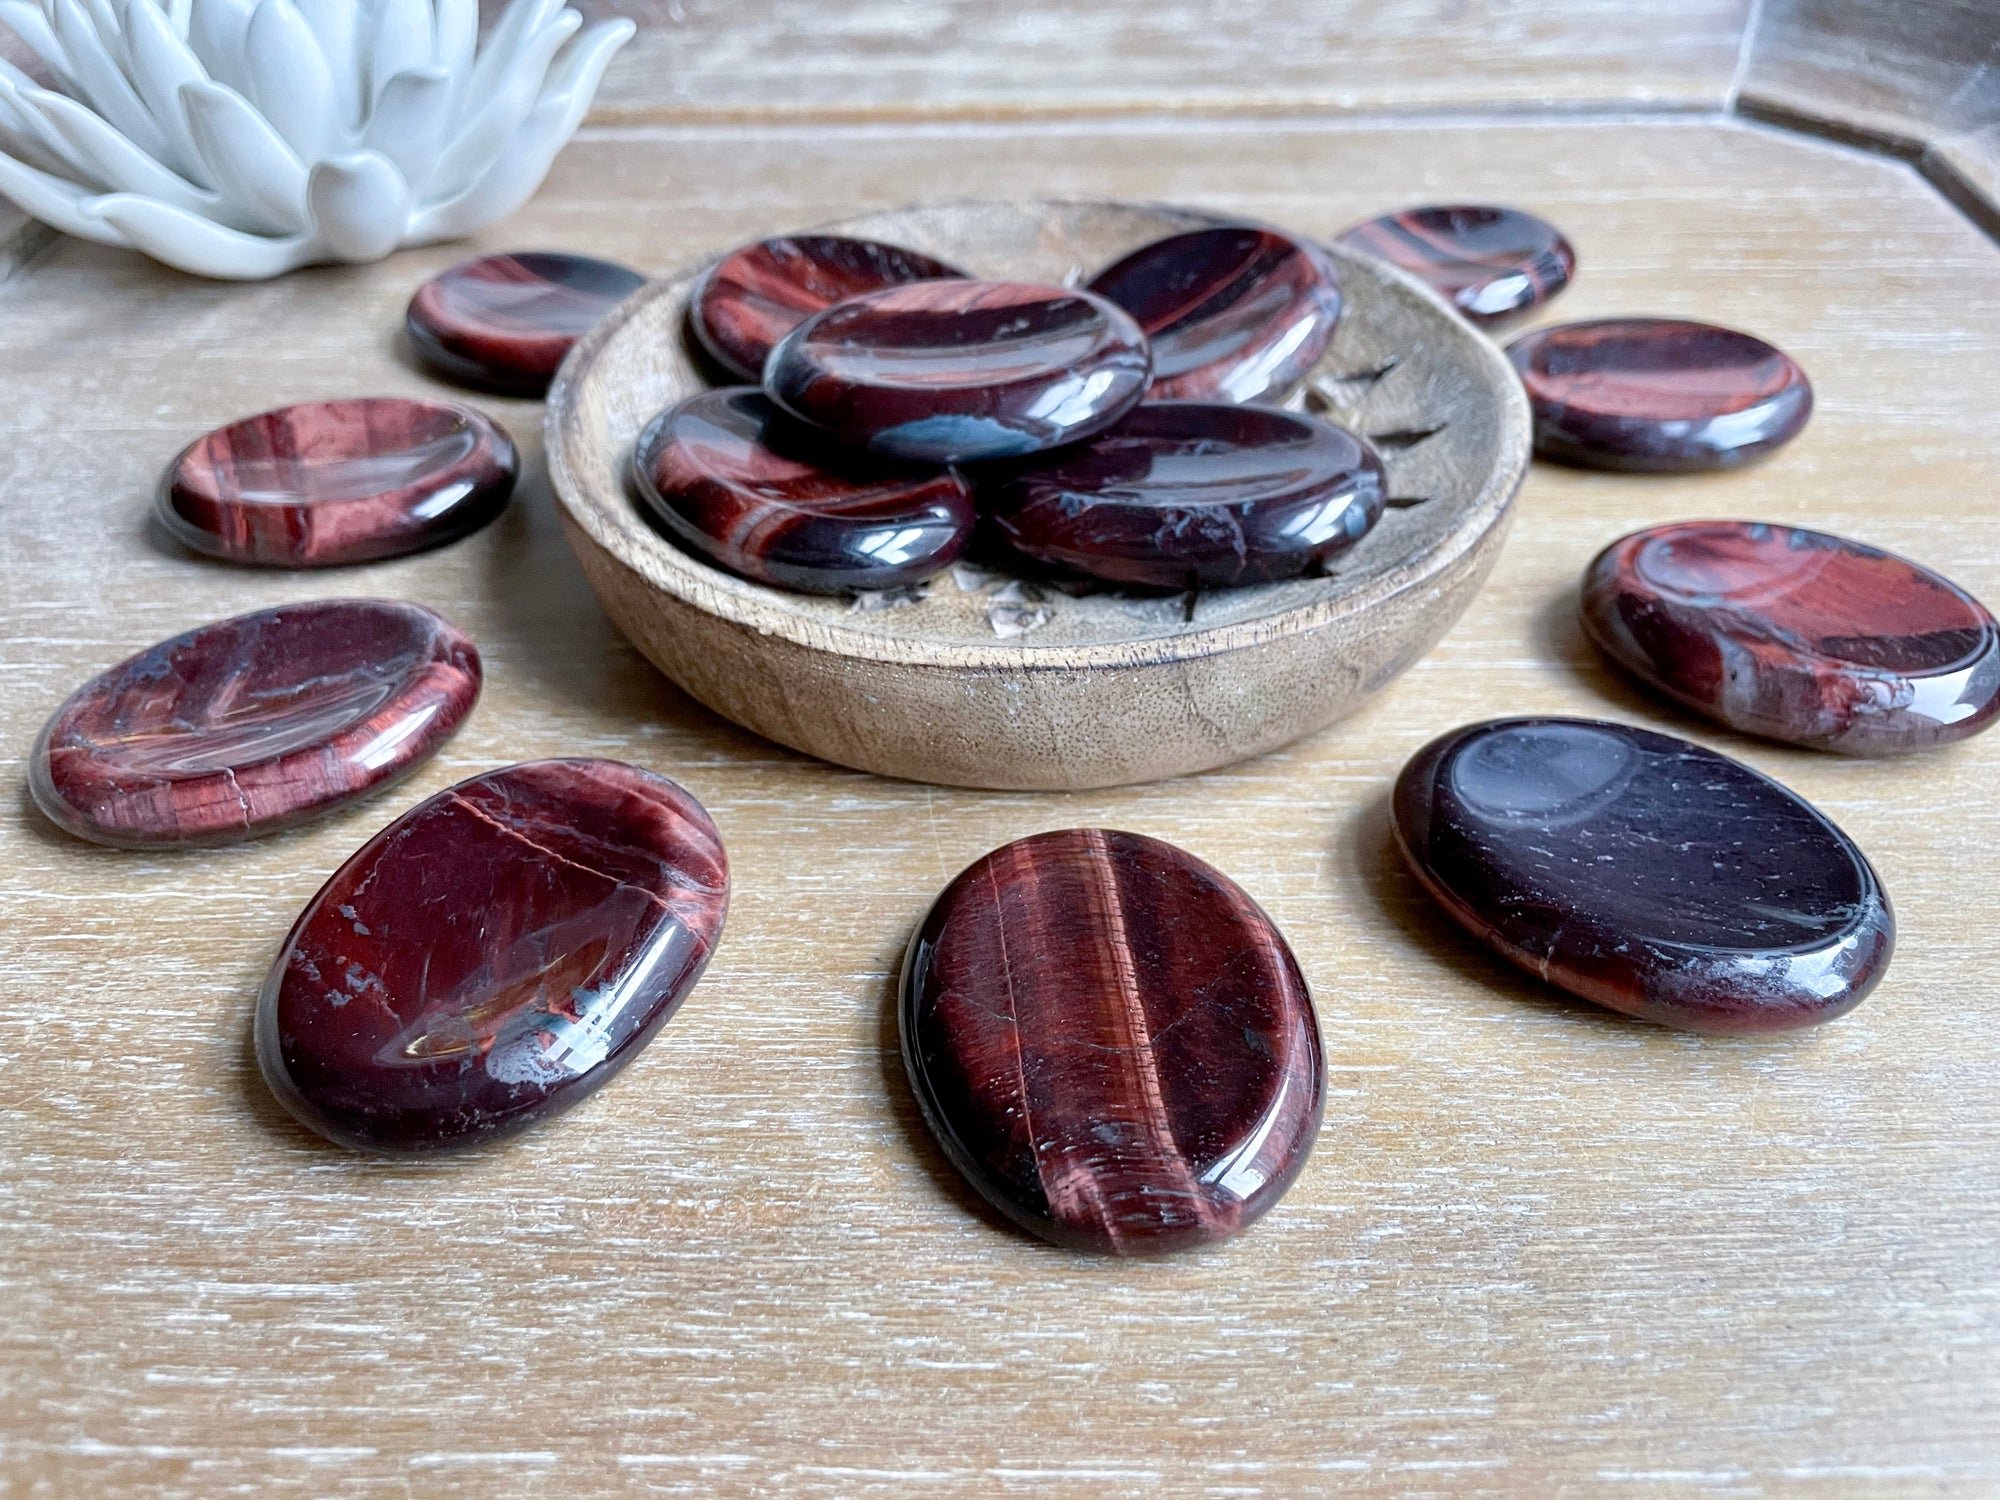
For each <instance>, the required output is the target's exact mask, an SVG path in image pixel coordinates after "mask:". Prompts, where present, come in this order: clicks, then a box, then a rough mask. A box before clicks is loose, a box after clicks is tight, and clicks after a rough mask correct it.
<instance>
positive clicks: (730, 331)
mask: <svg viewBox="0 0 2000 1500" xmlns="http://www.w3.org/2000/svg"><path fill="white" fill-rule="evenodd" d="M964 275H965V273H964V272H963V271H961V270H958V269H957V268H956V267H953V266H948V265H946V264H945V263H944V262H943V261H941V260H933V259H931V257H930V256H928V255H919V254H918V253H917V252H916V251H914V250H905V249H903V248H902V247H901V246H899V245H885V244H882V243H881V242H880V241H878V240H857V239H851V238H849V237H848V236H846V235H840V234H793V235H784V236H781V237H780V238H777V239H770V240H759V241H758V242H757V243H756V244H754V245H745V246H744V247H743V248H742V249H740V250H733V251H731V252H730V253H729V254H728V255H725V256H723V258H722V259H721V260H719V261H717V262H716V263H715V264H714V265H713V266H712V267H710V268H709V271H708V273H707V274H706V275H704V276H703V277H702V279H701V283H700V285H699V286H697V287H696V288H695V291H694V296H693V297H692V299H690V301H689V303H688V322H689V324H690V326H692V327H693V329H694V332H695V337H696V338H698V339H699V340H700V341H701V346H702V348H704V349H706V350H707V351H708V352H709V354H710V355H712V356H713V357H714V359H715V361H716V363H718V364H719V365H721V366H722V367H723V368H724V369H725V370H727V371H728V372H729V373H730V374H732V375H735V376H737V377H738V378H739V379H742V380H751V381H754V380H756V379H758V378H759V377H760V376H762V374H763V373H764V361H765V360H766V359H768V358H770V355H771V351H772V350H773V349H774V348H776V347H777V346H778V342H779V341H780V340H781V339H783V338H784V336H785V335H786V334H788V333H790V332H791V331H792V330H793V329H794V328H796V327H798V326H799V324H801V323H803V322H804V321H805V320H806V319H807V318H810V317H811V316H812V315H813V314H814V313H818V312H824V311H825V310H826V309H827V308H829V307H831V306H833V304H834V303H836V302H844V301H846V300H847V299H848V298H849V297H852V296H855V295H856V294H858V293H860V292H873V291H879V290H880V289H881V288H883V287H885V286H901V285H902V284H904V283H905V282H911V281H936V280H951V279H961V278H963V277H964Z"/></svg>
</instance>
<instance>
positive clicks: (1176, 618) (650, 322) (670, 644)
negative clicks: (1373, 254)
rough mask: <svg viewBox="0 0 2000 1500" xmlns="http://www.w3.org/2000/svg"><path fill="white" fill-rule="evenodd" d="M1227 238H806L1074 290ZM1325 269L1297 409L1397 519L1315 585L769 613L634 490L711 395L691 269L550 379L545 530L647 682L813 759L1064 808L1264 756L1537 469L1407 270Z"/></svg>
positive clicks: (1507, 388)
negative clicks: (1383, 496)
mask: <svg viewBox="0 0 2000 1500" xmlns="http://www.w3.org/2000/svg"><path fill="white" fill-rule="evenodd" d="M1218 222H1226V221H1223V220H1219V219H1217V218H1215V217H1214V216H1211V215H1206V214H1200V213H1194V212H1189V211H1186V210H1181V209H1173V208H1165V207H1159V206H1153V205H1140V204H1120V203H1055V202H1028V203H945V204H939V205H935V206H931V207H924V208H910V209H899V210H894V211H891V212H887V213H876V214H867V215H863V216H861V217H858V218H853V219H847V220H843V221H842V222H840V223H838V224H832V225H827V226H824V227H825V229H827V230H829V231H832V232H837V233H844V234H852V235H861V236H867V237H870V238H875V239H881V240H886V241H889V242H891V243H894V244H898V245H903V246H906V247H908V248H909V249H912V250H919V251H922V252H924V253H926V254H928V255H932V256H936V257H937V258H939V259H941V260H945V261H949V262H951V263H953V264H955V265H958V266H960V267H963V268H964V269H965V270H967V271H969V272H971V273H972V274H974V275H976V276H990V277H1006V278H1011V279H1015V280H1027V281H1034V280H1041V281H1048V282H1054V283H1065V282H1068V283H1075V282H1078V281H1080V280H1082V279H1085V278H1087V277H1088V276H1089V275H1091V274H1092V273H1094V271H1095V270H1096V269H1097V268H1098V267H1100V266H1103V265H1106V264H1108V263H1109V262H1111V261H1113V260H1115V259H1117V258H1118V257H1119V256H1121V255H1123V254H1125V253H1126V252H1127V251H1129V250H1132V249H1134V248H1136V247H1137V246H1139V245H1142V244H1144V243H1146V242H1148V241H1150V240H1154V239H1158V238H1159V237H1161V236H1163V235H1166V234H1171V233H1174V232H1176V231H1179V230H1182V229H1187V228H1196V227H1201V226H1204V225H1208V224H1213V223H1218ZM1328 251H1329V253H1330V254H1331V255H1332V256H1333V258H1334V260H1335V261H1336V262H1337V264H1338V266H1339V269H1340V273H1341V285H1342V289H1343V291H1344V292H1345V295H1346V310H1345V312H1344V313H1343V315H1342V318H1341V323H1340V329H1339V333H1338V335H1337V336H1336V337H1335V339H1334V341H1333V347H1332V349H1331V350H1330V351H1329V352H1328V354H1327V355H1326V357H1325V358H1324V359H1323V360H1322V361H1321V362H1320V364H1319V366H1318V367H1317V369H1316V370H1315V371H1314V372H1313V374H1312V376H1311V377H1310V379H1309V380H1308V382H1307V384H1306V386H1305V387H1304V388H1302V390H1301V392H1300V393H1299V394H1298V395H1297V396H1295V397H1294V399H1293V402H1292V403H1291V404H1293V405H1295V406H1298V405H1303V406H1304V407H1305V409H1307V410H1311V411H1317V412H1320V413H1322V414H1324V415H1326V416H1328V417H1330V418H1331V419H1333V420H1335V421H1338V422H1340V423H1342V424H1343V425H1345V426H1347V427H1349V428H1351V429H1353V430H1355V431H1357V432H1361V433H1364V434H1367V435H1369V436H1371V437H1373V438H1375V439H1376V441H1377V443H1378V445H1379V446H1380V447H1381V448H1382V450H1383V456H1384V458H1385V459H1386V461H1387V465H1388V472H1389V483H1390V489H1389V493H1390V495H1391V497H1392V500H1393V502H1394V503H1392V506H1391V508H1390V510H1389V511H1388V513H1387V514H1386V515H1385V516H1384V517H1383V519H1382V521H1381V523H1380V524H1379V525H1378V526H1377V527H1376V528H1375V529H1374V530H1373V531H1372V532H1370V533H1369V534H1368V535H1367V536H1366V537H1364V538H1363V539H1362V540H1361V542H1360V543H1359V544H1358V545H1357V546H1356V547H1355V548H1354V549H1353V550H1352V551H1351V552H1349V553H1347V554H1346V555H1345V556H1343V557H1341V558H1340V559H1339V560H1338V561H1337V564H1336V566H1335V567H1334V569H1333V570H1332V572H1331V574H1330V575H1329V576H1327V577H1324V578H1310V579H1300V580H1296V581H1293V582H1289V583H1274V584H1261V585H1256V586H1252V587H1248V588H1238V589H1223V590H1215V591H1210V592H1205V593H1202V594H1200V595H1197V596H1190V597H1189V599H1188V600H1173V599H1170V600H1160V599H1146V598H1137V597H1132V596H1129V595H1120V594H1109V593H1106V594H1095V595H1086V596H1083V597H1071V596H1070V595H1069V594H1066V593H1063V592H1059V591H1055V590H1051V589H1049V588H1047V587H1046V586H1041V587H1039V588H1036V587H1032V586H1026V585H1023V584H1022V583H1019V582H1015V581H1010V580H1007V579H1003V578H996V577H991V576H988V577H986V578H985V579H983V580H982V579H979V578H975V577H969V576H967V575H966V573H965V572H961V573H959V574H946V575H945V576H943V577H941V578H939V579H936V580H934V581H933V582H932V583H931V584H930V585H929V586H928V591H927V593H926V595H925V597H923V598H921V599H920V600H917V601H915V602H906V603H902V604H899V605H895V606H894V607H882V606H885V605H888V604H890V603H891V601H889V600H886V599H884V598H881V597H876V598H864V599H862V600H859V601H850V600H847V599H841V598H827V597H820V596H814V595H808V594H793V593H786V592H783V591H781V590H778V589H773V588H767V587H765V586H763V585H761V584H756V583H750V582H747V581H745V580H743V579H740V578H737V577H734V576H733V575H731V574H728V573H724V572H722V571H720V570H718V569H716V568H714V567H711V566H710V565H708V564H707V563H705V562H702V561H700V560H699V559H697V558H695V557H693V556H691V555H689V554H688V553H686V552H683V551H682V550H680V548H678V547H676V546H675V545H674V544H673V543H671V542H669V541H668V540H666V538H664V537H663V536H661V535H660V534H659V533H658V532H656V531H655V530H653V528H652V527H651V526H650V525H649V524H648V523H647V522H646V521H645V519H644V518H643V517H642V515H641V513H640V511H639V510H638V508H637V506H636V504H635V502H634V500H633V498H632V494H631V492H630V489H629V480H628V476H627V468H628V465H629V464H630V461H631V455H632V447H633V442H634V440H635V439H636V438H637V437H638V435H639V430H640V429H641V428H642V427H643V426H644V425H645V424H646V422H647V421H648V420H650V419H651V418H652V417H653V416H655V415H656V414H657V413H658V412H660V411H661V410H662V409H664V408H665V407H667V406H670V405H672V404H673V403H674V402H676V401H679V400H680V399H682V398H683V397H685V396H687V395H689V394H690V393H692V392H694V391H696V390H699V389H701V388H702V387H703V385H704V384H705V382H704V380H703V377H702V374H701V371H700V368H699V367H698V366H697V364H696V362H695V358H694V356H693V355H692V354H691V352H690V346H689V343H688V341H687V337H686V332H685V315H686V308H687V302H688V296H689V293H690V291H691V290H692V288H693V286H694V284H695V281H696V279H697V277H698V276H699V274H700V269H701V268H699V267H697V268H696V269H694V270H691V271H688V272H686V273H683V274H681V275H677V276H673V277H670V278H669V279H667V280H664V281H660V282H656V283H654V284H653V285H652V286H649V287H647V288H646V289H644V290H643V291H641V292H638V293H636V294H635V295H634V296H633V297H632V299H631V300H629V301H627V302H626V303H625V304H624V305H623V306H622V307H621V308H619V309H618V310H617V311H616V312H615V313H613V314H612V316H611V317H610V319H609V320H608V321H607V322H605V323H604V324H603V325H602V326H600V327H599V328H597V329H596V330H595V331H594V332H592V333H591V334H590V335H589V336H588V337H587V338H585V339H584V340H583V341H582V342H581V343H579V344H578V346H577V347H576V349H575V350H574V351H573V352H572V353H571V355H570V357H569V360H568V362H567V363H566V364H565V365H564V366H563V369H562V372H561V374H560V375H559V376H558V377H557V380H556V383H555V386H554V388H553V389H552V390H551V391H550V393H549V406H548V457H549V469H550V473H551V476H552V478H553V480H554V483H555V490H556V494H557V497H558V499H559V501H560V510H561V513H562V517H563V522H564V527H565V529H566V531H567V532H568V534H569V538H570V542H571V543H572V545H573V546H574V547H575V548H576V553H577V556H578V557H579V558H580V559H581V560H582V563H583V568H584V572H585V573H586V574H587V575H588V576H589V579H590V583H591V586H592V587H593V588H594V589H595V590H596V591H597V595H598V598H599V599H600V600H601V601H602V602H603V604H604V608H605V610H606V612H607V613H608V614H609V615H610V616H611V618H612V620H613V621H614V622H615V623H616V624H617V626H618V628H619V629H620V630H622V631H623V632H624V633H625V634H626V635H627V636H628V637H629V638H630V639H631V640H632V642H633V644H635V645H636V646H637V647H638V648H639V649H640V650H641V651H642V652H644V653H645V654H646V656H647V657H648V658H649V659H650V660H651V661H652V662H653V663H654V664H655V665H656V666H658V667H659V668H660V670H661V671H663V672H665V673H666V674H667V675H668V676H669V677H671V678H672V679H673V680H674V681H675V682H677V683H679V684H680V685H681V686H682V687H683V688H685V689H686V690H687V691H688V692H689V693H691V694H693V695H694V696H695V697H696V698H698V699H700V700H701V701H702V702H703V703H705V704H707V705H708V706H709V707H710V708H713V709H714V710H715V711H716V712H718V713H721V714H724V715H726V716H727V717H729V718H731V719H733V720H735V721H736V722H737V723H739V724H741V725H743V726H744V727H746V728H748V729H751V730H754V731H755V732H756V733H758V734H761V735H763V736H765V737H766V738H768V739H773V740H776V741H778V742H779V743H780V744H785V745H790V746H792V747H793V748H794V749H797V750H803V751H805V752H806V753H807V754H809V755H816V756H819V757H821V758H823V759H825V760H830V761H837V762H839V763H840V764H842V765H847V766H856V767H859V768H861V769H863V770H868V771H876V772H880V773H881V774H883V775H885V776H900V777H907V778H909V779H912V780H917V781H934V782H943V783H946V784H950V785H957V786H978V787H1003V788H1019V789H1057V788H1074V787H1095V786H1115V785H1119V784H1122V783H1126V782H1135V781H1151V780H1156V779H1159V778H1162V777H1168V776H1178V775H1181V774H1183V773H1185V772H1190V771H1202V770H1207V769H1209V768H1211V767H1214V766H1221V765H1227V764H1229V763H1230V762H1232V761H1237V760H1241V759H1243V758H1244V757H1246V756H1251V755H1256V754H1259V753H1260V752H1263V751H1266V750H1272V749H1275V748H1277V747H1278V746H1280V745H1284V744H1287V743H1289V742H1290V741H1292V740H1295V739H1297V738H1299V737H1300V736H1301V735H1304V734H1309V733H1311V732H1312V731H1313V730H1315V729H1319V728H1321V727H1322V726H1324V725H1326V724H1330V723H1332V722H1333V721H1334V720H1335V719H1338V718H1339V717H1341V716H1342V715H1343V714H1345V713H1347V712H1349V711H1350V710H1352V709H1353V708H1354V707H1355V706H1356V705H1357V704H1359V703H1360V702H1361V701H1362V700H1363V699H1364V698H1366V697H1367V696H1368V695H1369V694H1370V693H1373V692H1374V691H1375V690H1376V689H1377V688H1380V687H1381V686H1382V685H1383V684H1384V683H1386V682H1388V681H1389V680H1390V679H1391V678H1393V677H1394V676H1395V675H1396V674H1397V673H1399V672H1401V671H1402V670H1403V669H1404V668H1406V667H1408V666H1409V665H1410V664H1411V663H1412V662H1414V661H1415V660H1416V659H1417V658H1418V657H1419V656H1421V655H1422V654H1423V653H1424V652H1425V651H1426V650H1428V649H1429V648H1430V646H1431V645H1432V644H1433V643H1434V642H1435V641H1436V640H1437V638H1438V637H1439V636H1440V635H1442V634H1443V633H1444V632H1445V630H1446V629H1447V628H1448V627H1449V626H1450V625H1451V623H1452V622H1453V621H1454V620H1456V619H1457V618H1458V616H1459V614H1460V613H1461V612H1462V611H1463V610H1464V609H1465V607H1466V605H1467V604H1468V603H1469V602H1470V601H1471V599H1472V596H1473V594H1474V592H1475V591H1476V590H1477V589H1478V588H1479V585H1480V584H1481V582H1483V581H1484V579H1485V577H1486V574H1487V572H1488V570H1489V569H1490V568H1491V566H1492V564H1493V561H1494V558H1495V556H1496V554H1497V552H1498V550H1499V546H1500V542H1501V538H1502V535H1503V533H1504V532H1505V529H1506V521H1507V517H1508V511H1509V506H1510V504H1511V502H1512V500H1513V497H1514V493H1515V491H1516V489H1518V488H1519V486H1520V482H1521V477H1522V475H1523V473H1524V472H1525V470H1526V467H1527V462H1528V453H1529V419H1528V407H1527V401H1526V398H1525V397H1524V396H1523V394H1522V392H1521V387H1520V383H1519V381H1518V380H1516V379H1515V377H1514V373H1513V370H1512V368H1511V367H1510V366H1509V365H1508V363H1507V361H1506V359H1505V357H1504V356H1503V355H1502V354H1501V353H1500V351H1499V350H1498V349H1497V348H1496V347H1495V346H1494V345H1493V344H1491V343H1489V342H1488V341H1487V340H1486V339H1485V338H1483V337H1481V336H1480V335H1479V334H1478V333H1475V332H1474V331H1473V330H1472V328H1471V327H1470V326H1469V325H1467V324H1466V323H1464V322H1463V321H1461V320H1460V319H1459V318H1458V317H1457V316H1456V315H1455V314H1453V313H1452V312H1451V311H1450V310H1449V309H1447V308H1446V307H1445V305H1444V303H1442V302H1441V301H1439V300H1438V299H1437V298H1436V297H1435V296H1433V295H1432V294H1431V293H1430V292H1429V291H1428V290H1426V289H1425V288H1423V287H1422V286H1420V285H1419V284H1418V283H1417V282H1415V281H1413V280H1412V279H1410V278H1409V277H1407V276H1405V275H1404V274H1403V273H1401V272H1400V271H1397V270H1395V269H1393V268H1391V267H1389V266H1386V265H1384V264H1382V263H1381V262H1379V261H1375V260H1372V259H1370V258H1368V257H1365V256H1361V255H1357V254H1355V253H1354V252H1351V251H1346V250H1343V249H1341V248H1340V247H1339V246H1337V245H1336V246H1330V247H1328ZM1190 604H1191V606H1192V611H1191V612H1192V617H1191V618H1189V613H1190V610H1189V605H1190Z"/></svg>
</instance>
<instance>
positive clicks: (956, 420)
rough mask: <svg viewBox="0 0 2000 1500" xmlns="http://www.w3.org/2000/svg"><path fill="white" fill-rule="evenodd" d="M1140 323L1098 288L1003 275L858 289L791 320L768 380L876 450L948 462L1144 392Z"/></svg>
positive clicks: (1009, 448) (1061, 438)
mask: <svg viewBox="0 0 2000 1500" xmlns="http://www.w3.org/2000/svg"><path fill="white" fill-rule="evenodd" d="M1149 369H1150V364H1149V356H1148V354H1147V352H1146V340H1145V336H1144V335H1143V334H1141V333H1140V332H1139V328H1138V325H1137V324H1136V323H1134V322H1133V321H1132V320H1131V318H1130V317H1128V316H1127V315H1126V314H1125V313H1123V312H1121V311H1120V310H1119V309H1118V308H1116V307H1113V306H1112V305H1111V304H1110V303H1109V302H1106V301H1105V300H1104V299H1103V298H1101V297H1095V296H1092V295H1091V294H1090V293H1088V292H1076V291H1065V290H1063V289H1062V288H1061V287H1049V286H1032V285H1028V284H1026V283H1023V282H1011V281H924V282H918V283H915V284H914V285H911V286H902V287H889V288H887V289H885V290H883V291H879V292H866V293H863V294H862V295H861V296H858V297H850V298H849V299H848V300H847V301H845V302H840V303H836V304H835V305H834V306H832V307H830V308H828V309H827V310H826V311H825V312H823V313H820V314H818V315H817V316H815V317H813V318H810V319H808V320H807V321H806V322H804V323H801V324H800V325H799V326H798V327H797V328H795V329H793V330H792V332H791V333H790V334H788V335H786V337H785V340H784V342H783V343H781V344H779V345H778V347H777V348H776V349H775V350H773V351H772V353H771V358H770V362H769V363H768V364H767V365H766V367H765V370H764V390H765V392H766V393H767V394H768V395H769V396H770V397H771V399H772V400H774V401H776V402H777V403H778V405H780V406H782V407H783V408H785V410H786V411H788V412H790V413H791V414H792V415H793V416H795V417H799V418H801V419H803V420H804V421H806V422H808V423H811V424H812V425H813V426H815V427H821V428H825V429H827V430H829V431H831V432H834V433H837V434H839V435H841V436H842V437H844V438H846V439H848V440H850V441H852V442H855V443H857V444H861V445H864V446H866V447H867V448H868V449H870V450H871V451H872V452H874V453H876V454H878V455H879V456H881V457H884V458H894V459H903V460H909V461H913V462H917V463H937V464H948V463H958V462H961V461H966V460H972V459H983V458H1006V457H1010V456H1015V455H1020V454H1026V453H1039V452H1041V451H1042V450H1043V449H1045V448H1054V447H1057V446H1059V445H1060V444H1063V443H1073V442H1076V441H1077V440H1078V439H1080V438H1086V437H1089V436H1090V435H1091V434H1092V433H1094V432H1100V431H1102V430H1103V429H1104V428H1106V427H1109V426H1110V425H1111V424H1112V423H1113V422H1115V421H1117V420H1118V419H1119V418H1120V417H1121V416H1123V415H1124V414H1125V413H1126V412H1127V411H1129V410H1131V409H1132V407H1134V406H1136V405H1137V404H1138V402H1139V399H1140V398H1141V397H1142V396H1144V395H1145V393H1146V381H1147V376H1148V371H1149Z"/></svg>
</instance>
